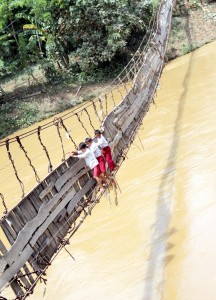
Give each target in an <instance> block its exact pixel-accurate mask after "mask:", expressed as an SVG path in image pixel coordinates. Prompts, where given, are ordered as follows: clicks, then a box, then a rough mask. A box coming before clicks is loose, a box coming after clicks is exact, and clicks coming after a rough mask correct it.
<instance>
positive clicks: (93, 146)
mask: <svg viewBox="0 0 216 300" xmlns="http://www.w3.org/2000/svg"><path fill="white" fill-rule="evenodd" d="M89 149H90V150H91V152H93V153H94V155H95V157H96V159H97V161H98V162H99V167H100V170H101V172H102V173H105V172H106V163H105V159H104V157H103V155H102V153H101V150H100V149H99V148H98V146H97V144H96V143H95V142H92V144H91V146H90V147H89Z"/></svg>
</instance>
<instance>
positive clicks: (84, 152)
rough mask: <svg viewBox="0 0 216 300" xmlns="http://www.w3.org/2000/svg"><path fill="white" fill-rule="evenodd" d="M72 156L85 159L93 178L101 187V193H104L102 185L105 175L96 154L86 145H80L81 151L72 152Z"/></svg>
mask: <svg viewBox="0 0 216 300" xmlns="http://www.w3.org/2000/svg"><path fill="white" fill-rule="evenodd" d="M72 156H74V157H78V158H84V159H85V163H86V165H87V166H88V167H89V168H90V169H91V170H93V177H94V178H95V179H96V180H97V183H98V184H99V186H100V191H104V187H103V184H102V180H103V175H102V172H101V170H100V166H99V162H98V161H97V159H96V157H95V155H94V153H93V152H92V151H91V150H90V149H88V147H87V146H86V144H85V143H80V144H79V151H72ZM105 181H106V180H105Z"/></svg>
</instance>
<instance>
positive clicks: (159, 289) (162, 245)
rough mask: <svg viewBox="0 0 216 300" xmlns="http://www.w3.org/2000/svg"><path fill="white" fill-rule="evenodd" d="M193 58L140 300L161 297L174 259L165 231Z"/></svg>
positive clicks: (160, 186) (159, 191) (172, 232)
mask: <svg viewBox="0 0 216 300" xmlns="http://www.w3.org/2000/svg"><path fill="white" fill-rule="evenodd" d="M185 29H186V32H187V38H188V43H189V45H190V46H192V38H191V34H190V29H189V16H188V18H187V21H186V24H185ZM193 56H194V53H192V54H191V56H190V60H189V62H188V67H187V71H186V75H185V78H184V80H183V92H182V94H181V96H180V97H179V99H178V111H177V117H176V120H175V125H174V128H173V136H172V142H171V146H170V151H169V155H168V157H167V163H166V167H165V169H164V171H163V175H162V179H161V183H160V185H159V188H158V198H157V209H156V221H155V224H154V225H153V233H152V240H151V243H150V245H151V249H150V255H149V258H148V261H147V271H146V277H145V286H144V296H143V300H156V299H161V298H163V285H164V267H165V264H167V263H169V262H170V261H171V260H172V259H173V256H172V255H167V254H166V252H167V251H168V249H169V248H170V245H169V244H167V238H168V237H169V235H171V234H174V233H175V228H172V229H171V230H170V231H168V230H169V223H170V219H171V207H172V204H173V189H174V179H175V173H176V157H177V154H178V148H179V143H180V131H181V127H182V117H183V113H184V107H185V98H186V95H187V92H188V86H189V80H190V74H191V70H192V64H193ZM173 101H174V99H173ZM175 101H177V99H176V100H175Z"/></svg>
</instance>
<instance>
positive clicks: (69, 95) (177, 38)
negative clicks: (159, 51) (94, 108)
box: [0, 3, 216, 138]
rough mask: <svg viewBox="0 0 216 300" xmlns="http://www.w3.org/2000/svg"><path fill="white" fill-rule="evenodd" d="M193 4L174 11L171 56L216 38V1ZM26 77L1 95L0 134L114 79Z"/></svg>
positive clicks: (69, 104)
mask: <svg viewBox="0 0 216 300" xmlns="http://www.w3.org/2000/svg"><path fill="white" fill-rule="evenodd" d="M193 5H194V7H193V6H192V7H188V8H186V7H185V6H183V7H181V6H179V5H178V6H177V8H176V9H175V11H174V16H173V21H172V31H171V36H170V43H169V46H168V49H167V60H172V59H174V58H176V57H178V56H182V55H184V54H186V53H189V52H191V51H192V50H194V49H197V48H199V47H201V46H202V45H204V44H206V43H209V42H211V41H213V40H216V3H212V4H208V5H205V6H198V4H196V5H195V4H193ZM26 78H27V77H26V75H22V76H20V77H19V78H18V80H17V78H16V80H14V81H10V83H9V85H10V86H8V87H7V88H8V89H11V90H12V91H13V92H10V93H9V94H8V95H7V94H6V95H5V96H3V97H1V98H0V122H1V128H0V138H4V137H5V136H7V135H9V134H11V133H13V132H15V131H16V130H18V129H21V128H25V127H28V126H30V125H32V124H34V123H36V122H38V121H41V120H43V119H46V118H48V117H50V116H53V115H55V114H57V113H59V112H62V111H65V110H67V109H69V108H72V107H74V106H76V105H77V104H80V103H82V102H84V101H88V100H89V99H91V98H94V97H95V96H97V95H98V94H100V93H101V91H102V90H103V89H104V88H105V87H106V86H107V84H108V83H110V81H111V80H112V77H111V76H108V77H107V79H106V80H105V79H104V78H103V80H102V79H101V78H100V83H98V82H96V83H94V84H85V85H82V84H79V83H76V84H74V83H68V82H67V83H60V82H59V83H55V84H44V83H43V84H36V85H33V86H31V87H30V88H28V86H29V85H28V83H27V84H24V83H25V81H26V80H27V79H26Z"/></svg>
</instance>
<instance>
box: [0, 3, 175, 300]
mask: <svg viewBox="0 0 216 300" xmlns="http://www.w3.org/2000/svg"><path fill="white" fill-rule="evenodd" d="M173 6H174V0H162V1H161V3H160V5H159V7H158V9H157V11H156V12H155V14H154V16H153V17H152V20H151V22H150V24H149V29H148V30H147V33H146V36H145V37H144V38H143V41H142V43H141V44H140V46H139V48H138V49H137V51H136V53H135V54H134V56H133V57H132V59H131V61H130V62H129V63H128V65H127V66H126V67H125V68H124V69H123V70H122V72H121V73H120V74H119V75H118V76H117V78H116V79H115V80H114V81H113V82H112V84H111V85H109V86H108V87H107V88H106V89H105V90H104V91H103V92H102V93H101V94H100V96H98V97H97V98H95V99H92V100H91V101H89V102H87V103H84V104H82V105H80V106H78V107H77V108H75V109H73V110H71V111H69V112H67V113H66V114H64V115H63V116H61V117H59V118H55V119H54V120H52V121H50V122H47V123H45V124H43V125H41V126H39V127H37V128H34V129H32V130H30V131H28V132H26V133H24V134H20V135H18V136H14V137H12V138H10V139H7V140H5V141H1V142H0V147H1V149H4V151H5V161H7V163H6V165H5V166H4V168H6V167H8V166H9V167H10V169H11V170H12V171H13V176H15V178H16V180H17V183H18V187H19V189H20V193H21V200H20V201H18V203H17V205H16V206H15V207H13V208H10V209H9V208H8V207H9V206H10V205H9V204H8V199H6V197H5V196H4V193H3V192H2V193H0V197H1V200H2V207H3V211H2V213H3V214H2V218H1V220H0V229H1V240H0V290H1V293H2V292H3V291H4V290H5V289H11V290H12V291H13V293H14V298H13V299H26V297H28V296H29V295H30V294H32V293H33V291H34V288H35V286H36V284H37V283H38V281H44V282H45V281H46V279H45V275H46V273H45V272H46V269H47V268H48V267H49V266H50V264H51V263H52V261H53V260H54V259H55V257H56V256H57V255H58V253H59V252H60V251H61V249H63V248H65V247H66V245H67V244H68V243H69V240H70V238H71V237H72V236H73V235H74V234H75V232H76V231H77V230H78V228H79V227H80V226H81V224H82V223H83V222H84V220H85V218H86V217H87V216H89V215H90V214H91V211H92V209H93V208H94V207H95V205H96V204H97V203H98V202H99V201H100V198H101V197H102V194H98V193H97V185H96V182H95V180H94V179H93V178H92V176H91V173H90V171H89V170H88V169H87V168H86V167H85V162H84V161H83V160H78V159H77V158H74V157H69V158H68V159H66V151H65V138H66V140H67V141H66V142H67V143H70V144H71V147H73V148H77V144H78V142H79V141H80V140H79V136H74V135H73V129H74V126H78V128H79V130H80V132H81V133H83V136H84V135H87V136H91V132H93V131H94V130H95V129H97V128H99V127H102V128H104V135H105V137H106V138H108V139H109V141H110V146H111V149H112V152H113V157H114V160H115V161H116V162H117V163H118V164H119V166H121V164H122V163H123V161H124V159H125V156H126V154H127V152H128V150H129V148H130V145H131V144H132V143H133V140H134V138H135V136H136V134H137V131H138V130H139V128H140V126H141V124H142V122H143V118H144V116H145V114H146V113H147V112H148V110H149V107H150V104H151V103H152V102H153V98H154V94H155V91H156V89H157V87H158V84H159V79H160V76H161V73H162V70H163V67H164V59H165V51H166V47H167V43H168V38H169V32H170V27H171V19H172V9H173ZM115 93H118V97H117V98H118V101H117V102H116V97H114V94H115ZM93 115H94V118H93V117H92V116H93ZM70 124H72V125H73V126H72V127H71V128H70ZM50 128H52V129H53V128H55V131H56V135H55V139H56V141H55V142H56V143H57V142H58V143H60V147H61V151H62V162H61V163H60V165H58V166H57V167H56V168H54V167H53V165H54V163H53V162H52V155H51V154H50V150H49V145H47V143H46V142H47V141H46V140H45V139H43V132H44V130H46V131H48V130H49V129H50ZM80 135H81V134H80ZM30 136H31V140H32V138H33V140H34V141H35V145H36V146H35V147H36V148H37V149H38V152H40V155H44V156H45V157H46V159H47V163H48V171H49V172H48V175H47V176H46V177H45V178H40V177H41V176H39V172H38V168H37V166H36V165H37V160H39V156H36V157H34V158H32V157H31V154H30V153H29V151H27V147H26V146H25V145H27V141H28V139H29V137H30ZM15 149H18V150H17V151H18V153H19V154H20V153H22V155H23V156H24V158H25V159H26V163H27V165H28V168H29V172H31V175H29V176H34V178H35V187H31V191H29V190H28V188H29V186H28V182H25V180H26V178H22V172H21V171H20V169H19V168H18V167H17V163H16V155H18V154H17V153H16V151H15ZM4 168H2V169H4ZM10 176H12V174H10V175H9V178H8V180H10ZM6 179H7V177H6ZM26 186H27V187H26ZM32 188H33V189H32ZM3 235H4V236H3ZM1 293H0V295H1ZM2 295H3V294H2ZM0 299H6V298H4V297H3V296H0Z"/></svg>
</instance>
